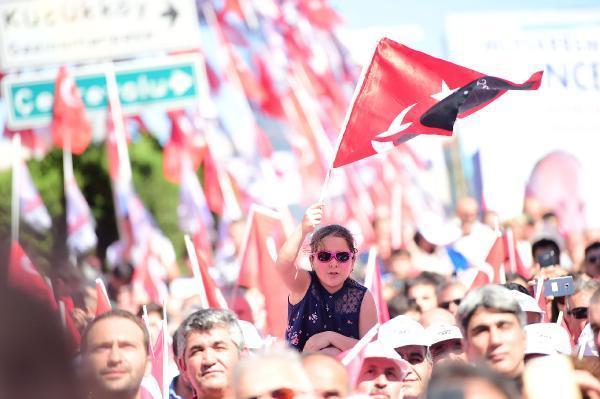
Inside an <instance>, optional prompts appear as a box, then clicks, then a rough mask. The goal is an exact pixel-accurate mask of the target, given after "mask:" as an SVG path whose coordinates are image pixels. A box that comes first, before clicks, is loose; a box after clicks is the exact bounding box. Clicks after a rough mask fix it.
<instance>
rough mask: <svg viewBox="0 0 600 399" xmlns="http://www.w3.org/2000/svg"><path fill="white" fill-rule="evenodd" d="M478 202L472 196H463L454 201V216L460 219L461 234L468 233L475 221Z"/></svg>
mask: <svg viewBox="0 0 600 399" xmlns="http://www.w3.org/2000/svg"><path fill="white" fill-rule="evenodd" d="M478 213H479V204H478V203H477V200H475V198H473V197H463V198H461V199H459V200H458V201H457V203H456V216H457V217H458V218H459V219H460V223H461V227H462V230H463V234H469V233H470V232H471V227H472V226H473V224H474V223H475V222H476V221H477V216H478Z"/></svg>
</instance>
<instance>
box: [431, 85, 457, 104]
mask: <svg viewBox="0 0 600 399" xmlns="http://www.w3.org/2000/svg"><path fill="white" fill-rule="evenodd" d="M458 89H460V87H457V88H456V89H450V88H449V87H448V85H447V84H446V81H444V80H442V88H441V90H440V92H439V93H435V94H432V95H431V98H433V99H435V100H437V101H442V100H443V99H444V98H446V97H448V96H449V95H450V94H452V93H454V92H455V91H456V90H458Z"/></svg>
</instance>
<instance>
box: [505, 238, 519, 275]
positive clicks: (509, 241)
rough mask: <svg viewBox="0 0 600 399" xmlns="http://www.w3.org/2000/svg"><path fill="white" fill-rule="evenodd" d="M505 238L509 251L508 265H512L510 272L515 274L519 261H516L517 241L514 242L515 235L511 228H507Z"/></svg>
mask: <svg viewBox="0 0 600 399" xmlns="http://www.w3.org/2000/svg"><path fill="white" fill-rule="evenodd" d="M504 234H505V236H506V244H507V245H506V246H507V250H508V263H509V265H510V271H511V273H515V272H516V271H517V261H516V259H515V251H516V248H515V245H514V244H515V241H514V235H513V231H512V229H511V228H510V227H507V228H506V231H505V232H504Z"/></svg>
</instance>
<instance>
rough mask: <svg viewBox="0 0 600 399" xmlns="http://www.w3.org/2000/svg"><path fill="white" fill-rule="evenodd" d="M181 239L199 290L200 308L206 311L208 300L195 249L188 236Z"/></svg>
mask: <svg viewBox="0 0 600 399" xmlns="http://www.w3.org/2000/svg"><path fill="white" fill-rule="evenodd" d="M183 238H184V240H185V248H186V249H187V254H188V258H189V260H190V264H191V265H192V273H193V274H194V279H195V280H196V282H197V283H198V287H199V288H200V306H202V308H203V309H208V308H209V306H208V298H207V296H206V287H204V281H203V280H202V273H201V272H200V264H199V263H198V257H197V256H196V248H194V243H193V242H192V239H191V238H190V236H189V235H188V234H186V235H184V236H183Z"/></svg>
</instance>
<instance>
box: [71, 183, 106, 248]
mask: <svg viewBox="0 0 600 399" xmlns="http://www.w3.org/2000/svg"><path fill="white" fill-rule="evenodd" d="M65 178H66V181H65V199H66V204H67V246H68V247H69V250H70V251H71V252H72V253H74V254H76V255H80V254H84V253H85V252H87V251H89V250H91V249H93V248H94V247H96V244H97V243H98V238H97V237H96V231H95V228H96V222H95V220H94V217H93V216H92V212H91V210H90V207H89V205H88V204H87V202H86V200H85V198H84V196H83V194H82V193H81V190H79V187H78V186H77V182H76V181H75V177H74V176H73V175H70V176H69V174H67V176H66V177H65Z"/></svg>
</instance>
